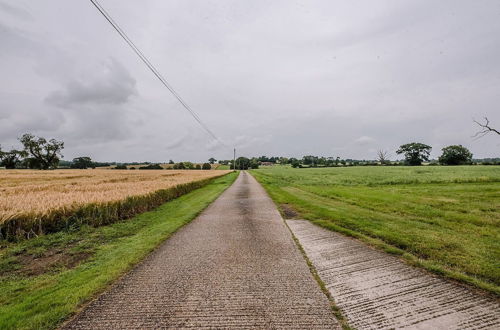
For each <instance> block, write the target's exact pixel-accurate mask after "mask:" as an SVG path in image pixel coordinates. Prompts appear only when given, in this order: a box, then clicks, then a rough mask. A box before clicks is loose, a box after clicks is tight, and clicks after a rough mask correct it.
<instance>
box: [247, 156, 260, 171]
mask: <svg viewBox="0 0 500 330" xmlns="http://www.w3.org/2000/svg"><path fill="white" fill-rule="evenodd" d="M249 168H252V169H258V168H259V160H258V159H257V158H255V157H254V158H252V159H250V165H249Z"/></svg>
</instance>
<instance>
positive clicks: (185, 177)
mask: <svg viewBox="0 0 500 330" xmlns="http://www.w3.org/2000/svg"><path fill="white" fill-rule="evenodd" d="M228 172H229V171H202V170H175V171H174V170H168V171H166V170H165V171H161V170H143V171H139V170H137V171H131V170H111V169H88V170H54V171H38V170H1V171H0V239H2V237H3V238H6V237H8V236H25V237H27V236H32V234H33V233H34V234H36V235H38V234H41V233H48V232H54V231H58V230H61V229H64V228H68V227H69V226H74V225H81V224H91V225H97V226H98V225H103V224H108V223H112V222H115V221H118V220H122V219H126V218H128V217H130V216H133V215H135V214H138V213H141V212H144V211H147V210H150V209H152V208H154V207H157V206H159V205H161V204H162V203H164V202H166V201H168V200H171V199H173V198H176V197H178V196H180V195H182V194H185V193H188V192H189V191H191V190H193V189H196V188H199V187H201V186H203V185H205V184H206V183H208V181H209V180H210V179H212V178H215V177H219V176H221V175H225V174H227V173H228Z"/></svg>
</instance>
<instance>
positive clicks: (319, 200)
mask: <svg viewBox="0 0 500 330" xmlns="http://www.w3.org/2000/svg"><path fill="white" fill-rule="evenodd" d="M344 170H345V169H318V170H316V169H306V171H303V170H302V169H299V170H293V169H287V168H281V167H276V168H270V169H259V170H255V171H252V174H253V175H254V176H255V177H256V178H257V179H258V180H259V181H260V182H261V183H262V184H263V186H264V187H265V188H266V190H267V191H268V193H269V194H270V196H271V197H272V198H273V200H274V201H275V202H276V203H277V204H278V205H280V206H281V205H286V208H287V209H292V210H293V211H294V212H296V213H298V215H297V217H299V218H302V219H307V220H310V221H312V222H314V223H315V224H317V225H320V226H322V227H325V228H327V229H330V230H334V231H338V232H340V233H342V234H344V235H348V236H352V237H355V238H358V239H360V240H362V241H364V242H366V243H368V244H370V245H372V246H374V247H377V248H379V249H381V250H383V251H385V252H388V253H392V254H395V255H399V256H401V257H402V258H403V259H404V260H405V261H406V262H407V263H409V264H411V265H415V266H419V267H422V268H425V269H427V270H429V271H431V272H433V273H436V274H439V275H442V276H445V277H448V278H451V279H454V280H458V281H460V282H464V283H467V284H470V285H473V286H475V287H478V288H481V289H484V290H486V291H489V292H492V293H494V294H497V295H500V272H499V268H498V260H499V256H500V249H499V248H500V243H499V242H500V241H499V238H500V232H499V227H498V226H499V224H500V223H499V212H498V211H499V206H500V205H499V204H498V197H500V195H499V189H498V187H499V185H498V180H497V178H498V177H499V174H500V171H498V170H499V168H496V169H493V168H484V167H472V168H468V167H447V168H438V169H434V168H430V169H423V172H422V173H420V172H418V171H416V170H415V169H413V168H400V169H397V171H396V170H395V169H392V168H391V169H389V170H387V169H385V168H370V169H365V168H360V169H359V172H356V171H357V169H350V171H344ZM495 170H496V172H495ZM446 171H447V172H446ZM461 173H464V174H465V176H467V177H468V182H466V183H465V182H460V183H457V182H456V177H457V176H459V175H460V174H461ZM389 174H390V175H395V176H394V177H392V178H391V180H392V181H396V182H399V181H398V180H401V181H402V182H407V181H411V180H412V179H413V177H414V176H417V177H418V178H419V180H420V181H422V182H423V183H418V184H416V183H415V184H410V185H408V184H399V183H398V184H397V185H394V184H393V182H392V181H391V182H390V183H387V184H386V185H383V184H380V183H382V182H388V180H387V178H386V176H387V175H389ZM396 174H397V176H396ZM405 174H406V175H405ZM420 175H424V178H425V180H424V179H422V178H421V177H419V176H420ZM486 177H487V178H488V180H486V179H484V180H475V179H474V178H486ZM364 178H366V184H364V185H363V184H362V182H363V179H364ZM374 178H377V180H375V179H374ZM352 180H355V181H356V185H351V183H350V182H351V181H352ZM436 181H441V182H440V183H439V184H436V183H434V182H436ZM370 183H371V184H370ZM288 212H290V210H288Z"/></svg>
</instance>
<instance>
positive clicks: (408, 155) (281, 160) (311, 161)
mask: <svg viewBox="0 0 500 330" xmlns="http://www.w3.org/2000/svg"><path fill="white" fill-rule="evenodd" d="M431 150H432V147H431V146H429V145H427V144H424V143H419V142H412V143H407V144H403V145H401V146H400V147H399V149H398V150H396V154H398V155H403V156H404V160H403V161H402V162H399V161H396V162H392V161H390V160H389V153H388V152H387V151H384V150H379V151H378V152H377V159H376V160H355V159H341V158H340V157H318V156H313V155H306V156H303V157H302V158H294V157H291V158H287V157H280V156H272V157H267V156H260V157H253V158H246V157H239V158H238V159H236V164H234V163H233V160H220V161H219V163H220V164H224V165H229V166H230V168H231V169H234V168H236V169H243V170H245V169H250V168H258V167H259V165H268V164H269V165H271V164H289V165H291V166H292V167H295V168H298V167H337V166H360V165H392V166H394V165H409V166H418V165H422V163H423V162H428V161H429V157H430V153H431ZM441 151H442V154H441V156H439V158H438V161H437V162H434V163H432V164H433V165H437V164H441V165H467V164H472V163H473V159H472V156H473V155H472V153H471V152H470V151H469V150H468V149H467V148H466V147H464V146H462V145H450V146H447V147H445V148H443V149H442V150H441ZM496 162H498V160H494V159H492V160H491V162H487V163H485V164H495V163H496ZM499 164H500V162H499Z"/></svg>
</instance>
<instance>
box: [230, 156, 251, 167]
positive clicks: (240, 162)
mask: <svg viewBox="0 0 500 330" xmlns="http://www.w3.org/2000/svg"><path fill="white" fill-rule="evenodd" d="M249 167H250V159H248V158H246V157H238V158H236V169H237V170H248V168H249ZM233 168H234V167H233Z"/></svg>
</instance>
